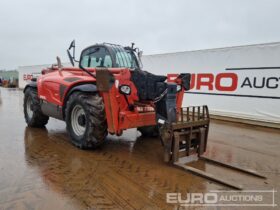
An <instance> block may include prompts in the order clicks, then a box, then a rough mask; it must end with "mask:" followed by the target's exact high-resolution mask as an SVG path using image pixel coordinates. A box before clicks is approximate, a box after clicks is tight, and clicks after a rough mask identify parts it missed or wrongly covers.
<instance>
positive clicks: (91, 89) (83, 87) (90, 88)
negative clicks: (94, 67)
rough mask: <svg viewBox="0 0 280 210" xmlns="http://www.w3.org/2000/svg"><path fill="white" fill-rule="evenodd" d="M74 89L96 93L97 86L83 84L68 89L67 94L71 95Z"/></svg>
mask: <svg viewBox="0 0 280 210" xmlns="http://www.w3.org/2000/svg"><path fill="white" fill-rule="evenodd" d="M74 91H81V92H86V93H94V92H97V87H96V85H95V84H81V85H77V86H75V87H73V88H72V89H70V91H68V93H67V96H69V95H71V94H72V93H73V92H74Z"/></svg>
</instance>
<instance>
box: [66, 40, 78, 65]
mask: <svg viewBox="0 0 280 210" xmlns="http://www.w3.org/2000/svg"><path fill="white" fill-rule="evenodd" d="M72 48H73V55H71V52H70V50H71V49H72ZM75 49H76V45H75V40H73V41H72V42H71V44H70V46H69V48H68V50H67V54H68V57H69V60H70V62H71V64H72V66H75V63H74V62H78V61H76V59H75Z"/></svg>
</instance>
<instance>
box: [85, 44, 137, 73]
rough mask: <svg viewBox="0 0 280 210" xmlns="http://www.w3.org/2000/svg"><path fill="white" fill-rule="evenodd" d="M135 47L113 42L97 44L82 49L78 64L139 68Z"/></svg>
mask: <svg viewBox="0 0 280 210" xmlns="http://www.w3.org/2000/svg"><path fill="white" fill-rule="evenodd" d="M135 52H136V49H133V48H132V47H122V46H120V45H115V44H108V43H103V44H97V45H93V46H90V47H87V48H86V49H84V50H83V51H82V53H81V58H80V65H81V66H82V67H84V68H130V69H140V65H139V64H140V61H139V60H138V59H137V56H136V55H135Z"/></svg>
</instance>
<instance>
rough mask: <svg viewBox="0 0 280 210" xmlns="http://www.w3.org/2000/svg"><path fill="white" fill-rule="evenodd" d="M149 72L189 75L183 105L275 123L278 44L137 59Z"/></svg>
mask: <svg viewBox="0 0 280 210" xmlns="http://www.w3.org/2000/svg"><path fill="white" fill-rule="evenodd" d="M143 65H144V69H145V70H147V71H150V72H152V73H154V74H163V75H164V74H167V73H191V74H192V79H191V83H192V84H191V86H192V88H191V90H190V91H188V92H187V93H186V94H185V97H184V102H183V105H184V106H189V105H202V104H207V105H208V106H209V109H210V112H211V113H212V114H217V115H223V116H229V117H238V118H244V119H251V120H258V121H265V122H274V123H280V43H271V44H261V45H250V46H240V47H229V48H220V49H212V50H198V51H189V52H179V53H168V54H158V55H148V56H143Z"/></svg>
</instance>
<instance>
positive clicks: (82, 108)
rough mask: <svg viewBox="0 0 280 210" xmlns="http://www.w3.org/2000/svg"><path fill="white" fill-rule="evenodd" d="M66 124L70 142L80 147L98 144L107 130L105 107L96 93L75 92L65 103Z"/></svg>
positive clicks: (103, 138)
mask: <svg viewBox="0 0 280 210" xmlns="http://www.w3.org/2000/svg"><path fill="white" fill-rule="evenodd" d="M65 114H66V120H65V121H66V125H67V130H68V132H69V134H70V137H71V141H72V143H73V144H74V145H75V146H77V147H79V148H81V149H86V148H96V147H98V146H100V145H101V144H102V143H103V142H104V140H105V138H106V136H107V134H108V132H107V121H106V114H105V108H104V104H103V101H102V98H101V97H100V96H99V95H98V94H95V95H92V94H85V93H82V92H75V93H73V94H72V95H71V96H70V97H69V100H68V101H67V104H66V110H65Z"/></svg>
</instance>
